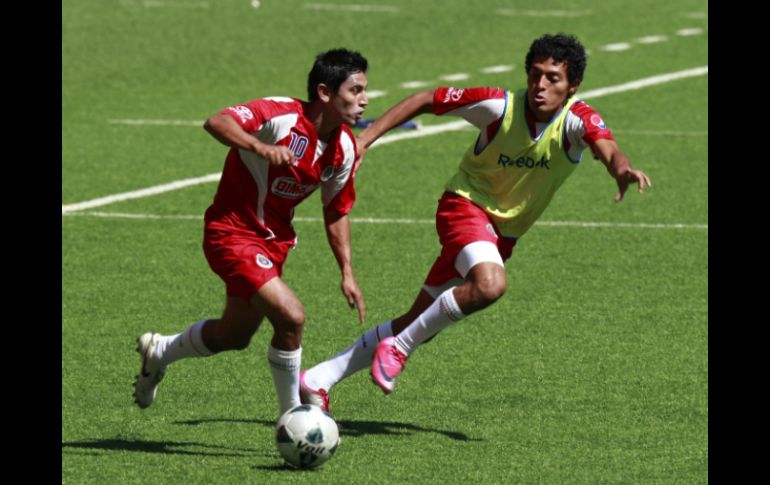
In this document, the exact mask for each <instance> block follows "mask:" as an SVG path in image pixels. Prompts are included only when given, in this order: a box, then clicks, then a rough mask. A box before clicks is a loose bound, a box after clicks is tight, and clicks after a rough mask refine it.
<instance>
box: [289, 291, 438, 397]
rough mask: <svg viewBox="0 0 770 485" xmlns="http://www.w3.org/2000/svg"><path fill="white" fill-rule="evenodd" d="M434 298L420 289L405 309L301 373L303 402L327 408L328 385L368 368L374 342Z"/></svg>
mask: <svg viewBox="0 0 770 485" xmlns="http://www.w3.org/2000/svg"><path fill="white" fill-rule="evenodd" d="M433 299H434V298H433V297H432V296H431V295H430V294H429V293H428V292H427V291H425V290H424V289H423V290H420V293H419V294H418V295H417V298H416V299H415V301H414V303H413V304H412V307H411V308H410V309H409V311H408V312H406V313H405V314H403V315H401V316H399V317H398V318H394V319H393V320H387V321H385V322H383V323H381V324H379V325H377V326H375V327H372V328H370V329H369V330H367V331H366V332H365V333H364V334H363V335H362V336H361V338H359V339H357V340H356V341H355V342H353V343H352V344H351V345H350V346H349V347H348V348H347V349H345V350H343V351H342V352H339V353H338V354H336V355H334V356H333V357H331V358H330V359H328V360H326V361H324V362H321V363H320V364H318V365H316V366H315V367H313V368H311V369H308V370H306V371H304V372H302V374H301V378H300V397H301V399H302V402H303V403H307V404H315V405H317V406H320V407H321V408H323V409H325V410H326V411H328V410H329V391H330V390H331V388H332V387H333V386H334V385H336V384H337V383H338V382H340V381H342V380H344V379H346V378H348V377H349V376H351V375H353V374H355V373H356V372H358V371H360V370H361V369H364V368H367V367H369V366H370V365H371V363H372V355H373V354H374V349H375V348H376V347H377V344H378V343H380V341H382V340H383V339H385V338H387V337H390V336H392V335H393V331H392V327H395V326H396V325H402V327H400V328H403V326H405V325H406V324H407V323H408V322H411V321H413V320H414V319H415V318H416V317H417V316H418V315H419V314H420V313H422V312H423V311H424V310H425V309H426V308H427V307H428V306H429V305H430V304H431V303H433Z"/></svg>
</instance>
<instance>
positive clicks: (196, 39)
mask: <svg viewBox="0 0 770 485" xmlns="http://www.w3.org/2000/svg"><path fill="white" fill-rule="evenodd" d="M382 1H383V2H385V0H382ZM354 3H355V5H358V6H368V7H370V8H371V9H372V10H371V11H361V8H360V7H359V10H344V9H343V8H344V5H347V4H345V3H343V1H342V0H337V1H336V2H334V3H331V2H326V1H324V2H321V1H320V0H319V1H318V2H295V1H278V0H272V1H271V0H264V1H262V2H261V5H260V7H259V8H254V7H253V6H252V2H250V1H249V0H238V1H236V0H219V1H217V0H163V1H143V0H117V1H111V2H100V1H96V0H75V1H71V2H65V3H64V4H62V15H63V18H62V33H63V37H62V204H63V205H68V204H75V203H79V202H83V201H88V200H91V199H96V198H100V197H105V196H109V195H114V194H119V193H123V192H128V191H134V190H138V189H143V188H146V187H151V186H155V185H160V184H165V183H169V182H173V181H177V180H182V179H188V178H192V177H201V176H204V175H207V174H211V173H216V172H218V171H219V170H221V168H222V164H223V160H224V157H225V154H226V148H224V147H223V146H221V145H220V144H219V143H218V142H216V141H215V140H214V139H212V138H211V137H210V136H209V135H208V134H206V133H205V132H204V130H203V129H201V127H200V125H198V126H193V125H190V124H178V125H150V124H143V125H128V124H121V123H120V122H119V121H116V120H179V121H185V122H196V121H200V122H201V123H202V121H203V120H204V119H206V118H207V117H208V116H210V115H211V114H213V113H215V112H217V111H218V110H220V109H221V108H223V107H225V106H229V105H231V104H234V103H237V102H242V101H247V100H250V99H254V98H257V97H261V96H272V95H290V96H296V97H301V98H305V97H306V94H305V81H306V75H307V71H308V69H309V68H310V66H311V64H312V60H313V57H314V56H315V54H317V53H318V52H321V51H323V50H326V49H328V48H332V47H338V46H348V47H351V48H354V49H357V50H360V51H361V52H362V53H363V54H364V55H365V56H366V57H367V58H368V59H369V61H370V66H371V67H370V71H369V81H370V90H380V91H385V92H386V94H384V95H383V96H381V97H376V98H372V99H371V101H370V105H369V108H368V110H367V117H370V118H374V117H377V116H379V115H381V114H382V113H383V112H384V111H385V110H386V109H387V108H388V107H389V106H390V105H392V104H393V103H395V102H396V101H398V100H399V99H401V98H402V97H404V96H406V95H408V94H410V93H412V92H416V91H417V90H418V89H404V88H401V87H399V86H400V84H401V83H404V82H407V81H425V82H427V83H428V84H427V87H433V86H437V85H439V84H443V85H455V86H475V85H482V86H483V85H490V86H502V87H510V88H518V87H522V86H523V83H524V70H523V64H524V56H525V54H526V50H527V48H528V46H529V44H530V42H531V41H532V40H533V39H534V38H535V37H537V36H539V35H540V34H542V33H545V32H551V33H553V32H558V31H567V32H570V33H574V34H576V35H577V36H578V37H579V38H580V39H581V41H582V42H583V43H584V45H585V46H586V48H587V49H589V51H590V55H589V62H588V68H587V70H586V76H585V79H584V82H583V85H582V86H581V91H584V92H587V91H589V90H594V89H598V88H603V87H610V86H617V85H621V84H624V83H628V82H631V81H636V80H639V79H643V78H648V77H650V76H654V75H659V74H667V73H674V72H679V71H683V70H687V69H692V68H697V67H701V66H707V65H708V37H707V36H708V11H707V7H706V4H705V3H704V2H700V1H690V0H673V1H671V0H667V1H664V0H645V1H644V2H642V1H621V0H608V1H605V2H602V3H601V4H597V3H596V2H592V1H589V0H576V1H573V2H569V3H568V2H564V1H557V0H544V1H542V2H539V3H538V4H537V5H529V4H524V3H522V2H510V1H500V2H476V3H472V5H473V7H470V5H471V3H470V2H463V1H460V0H443V1H434V0H431V1H424V2H407V1H405V0H388V1H387V2H385V3H380V2H377V1H371V0H356V1H355V2H354ZM334 6H336V10H328V9H325V8H331V7H334ZM386 7H387V8H386ZM557 14H559V15H560V16H557ZM683 29H685V30H683ZM697 29H700V30H697ZM651 36H659V37H655V38H653V37H651ZM620 43H628V44H629V46H628V48H622V47H610V49H619V50H606V49H605V46H607V45H613V44H620ZM494 65H512V66H514V67H513V70H512V71H507V72H500V73H483V72H481V70H482V69H483V68H485V67H488V66H494ZM456 73H467V74H468V75H469V78H468V79H466V80H462V81H444V80H441V77H442V76H445V75H449V74H456ZM707 95H708V76H707V75H701V76H695V77H689V78H685V79H679V80H675V81H671V82H666V83H661V84H656V85H652V86H648V87H645V88H643V89H638V90H632V91H623V92H618V93H614V94H608V95H606V96H602V97H598V98H596V99H595V100H594V99H590V100H588V101H589V103H590V104H592V105H593V106H595V107H596V108H597V109H598V110H599V111H600V112H601V113H602V115H603V117H604V120H605V121H606V123H607V124H608V126H609V127H610V128H612V129H613V131H615V133H616V139H617V140H618V143H619V144H620V146H621V148H622V149H623V151H624V152H625V153H626V154H627V155H628V156H629V157H630V158H631V160H632V161H633V162H634V164H635V166H636V167H637V168H640V169H642V170H645V171H646V172H647V173H648V174H649V175H650V176H651V178H652V180H653V184H654V187H653V189H652V190H650V191H648V192H646V193H645V194H642V195H639V194H637V193H635V192H629V193H628V195H627V197H626V199H625V200H624V201H623V202H622V203H620V204H615V203H613V202H612V197H613V196H614V194H615V185H614V182H613V180H612V179H611V178H610V177H608V176H607V175H606V172H605V170H604V168H603V167H602V165H601V163H599V162H598V161H595V160H592V159H591V157H590V156H589V155H588V154H586V156H584V159H583V162H582V163H581V165H582V166H581V167H579V168H578V170H576V172H575V174H574V175H573V176H572V177H571V178H570V179H569V180H568V181H567V182H566V183H565V185H564V186H563V187H562V189H561V190H560V192H559V193H558V194H557V195H556V197H555V198H554V201H553V203H552V204H551V206H550V207H549V208H548V210H547V211H546V212H545V214H544V215H543V217H542V223H539V224H537V225H535V227H533V229H532V230H531V231H530V232H529V233H528V234H527V235H526V236H525V237H524V238H522V239H521V241H520V242H519V245H518V246H517V248H516V250H515V251H514V255H513V257H512V258H511V260H510V261H509V262H508V264H507V269H506V272H507V275H508V280H509V284H508V292H507V294H506V295H505V296H504V297H503V299H501V300H500V301H499V302H498V303H496V304H495V305H493V306H492V307H490V308H489V309H487V310H485V311H483V312H481V313H479V314H476V315H473V316H471V317H470V318H468V319H466V320H464V321H462V322H461V323H459V324H457V325H455V326H452V327H450V328H448V329H447V330H446V331H444V332H442V334H441V335H440V336H439V337H438V338H436V339H435V340H433V341H432V342H430V343H428V344H426V345H425V346H423V347H421V348H420V350H419V351H418V352H416V353H415V354H414V355H413V356H412V358H411V359H410V361H409V365H408V367H407V370H406V371H405V373H404V374H403V375H402V377H401V378H400V379H399V383H398V387H397V389H396V392H394V393H393V394H392V395H390V396H387V397H385V396H383V395H382V393H381V392H380V391H379V389H377V388H376V387H375V386H374V385H372V384H371V382H370V379H369V376H368V373H367V372H361V373H359V374H357V375H355V376H353V377H352V378H350V379H348V380H347V381H344V382H343V383H341V384H340V385H339V386H337V387H336V388H334V390H333V391H332V410H333V411H334V415H335V417H336V419H337V420H338V422H339V423H340V425H341V426H342V431H341V436H342V444H341V446H340V448H339V450H338V452H337V454H336V455H335V457H334V458H333V459H332V460H331V461H329V462H328V463H326V464H325V465H324V466H323V467H321V468H320V469H318V470H316V471H310V472H303V471H294V470H291V469H288V468H286V467H285V466H284V465H283V464H282V461H281V459H280V457H279V455H278V453H277V451H276V450H275V446H274V441H273V440H274V428H273V425H274V422H275V419H276V417H277V416H276V413H277V404H276V398H275V392H274V388H273V383H272V380H271V377H270V371H269V368H268V365H267V362H266V353H267V345H268V341H269V339H270V337H271V334H272V330H271V328H270V326H269V324H267V323H265V324H264V326H263V328H262V329H261V330H260V332H259V333H257V335H256V336H255V337H254V339H253V341H252V344H251V346H250V347H249V349H248V350H246V351H243V352H239V353H225V354H222V355H218V356H215V357H213V358H210V359H196V360H186V361H182V362H178V363H175V364H174V365H173V366H172V367H171V368H170V370H169V373H168V376H167V378H166V380H164V382H163V384H162V385H161V387H160V391H159V396H158V400H157V402H156V403H155V404H154V405H153V406H152V407H151V408H149V409H147V410H145V411H140V410H139V409H138V408H137V407H136V406H134V405H133V404H132V397H131V393H132V387H131V383H132V381H133V377H134V375H135V374H136V372H137V370H138V365H139V359H138V356H137V354H136V352H135V351H134V346H135V342H134V340H135V338H136V337H137V336H138V335H139V334H141V333H143V332H145V331H148V330H154V331H158V332H161V333H164V334H171V333H177V332H179V331H181V330H183V329H184V328H185V327H187V326H188V325H189V324H191V323H192V322H194V321H196V320H199V319H201V318H206V317H210V318H215V317H218V316H219V313H220V312H221V310H222V305H223V302H224V285H223V284H222V283H221V281H220V280H219V278H218V277H217V276H216V275H215V274H214V273H213V272H212V271H211V270H210V269H209V267H208V265H207V263H206V260H205V258H204V256H203V252H202V250H201V241H202V214H203V211H204V210H205V209H206V207H208V205H209V204H210V202H211V199H212V197H213V194H214V191H215V189H216V184H215V183H205V184H200V185H195V186H192V187H188V188H185V189H181V190H176V191H170V192H166V193H163V194H159V195H155V196H149V197H141V198H136V199H132V200H127V201H122V202H116V203H112V204H107V205H103V206H99V207H94V208H91V209H84V210H80V211H73V212H68V213H67V214H64V213H63V214H62V383H61V384H62V482H63V483H68V484H76V483H78V484H79V483H150V482H154V483H170V484H189V483H201V484H209V483H222V484H232V483H314V484H315V483H388V482H393V483H398V482H409V483H462V482H466V483H543V484H563V483H588V484H595V483H645V484H646V483H656V484H657V483H661V484H663V483H676V484H680V483H707V482H708V316H707V312H708V304H707V296H708V262H707V256H708V215H707V212H708V203H707V193H708V154H707V147H708V101H707ZM453 120H454V119H441V118H436V117H428V116H425V117H422V119H421V121H423V122H424V123H425V124H426V125H427V124H441V123H446V122H448V121H453ZM474 137H475V134H474V132H473V131H470V130H464V131H454V132H447V133H443V134H438V135H433V136H427V137H422V138H415V139H410V140H403V141H399V142H395V143H391V144H387V145H383V146H380V147H375V148H373V149H371V150H370V151H369V153H368V154H367V158H366V161H365V162H364V164H363V166H362V168H361V170H360V171H359V173H358V176H357V179H356V183H357V193H358V201H357V204H356V207H355V209H354V210H353V213H352V214H351V216H352V217H353V220H354V223H353V226H352V232H353V239H354V260H355V265H356V271H357V277H358V280H359V283H360V284H361V287H362V289H363V291H364V293H365V296H366V302H367V308H368V318H367V320H368V321H367V325H366V326H360V325H358V323H357V317H356V313H355V312H354V311H351V310H350V309H348V307H347V304H346V303H345V301H344V299H343V297H342V295H341V293H340V291H339V272H338V270H337V266H336V263H335V262H334V258H333V256H332V254H331V251H330V250H329V249H328V244H327V242H326V238H325V235H324V230H323V225H322V223H320V222H318V218H319V217H320V216H321V209H320V201H319V197H318V196H317V195H314V196H313V197H311V198H310V199H309V200H308V201H306V202H305V203H304V204H303V205H302V206H300V207H299V208H298V210H297V216H298V217H299V218H300V219H299V221H298V222H297V223H296V225H295V226H296V229H297V232H298V234H299V239H300V243H299V246H298V248H297V249H296V250H295V251H293V252H292V253H291V255H290V257H289V259H288V262H287V264H286V266H285V268H284V270H285V272H284V279H285V281H286V282H287V284H288V285H289V286H290V287H292V288H293V289H294V290H295V292H296V294H297V295H298V296H299V298H300V299H301V300H302V301H303V303H304V305H305V309H306V313H307V322H306V329H305V336H304V342H303V347H304V353H303V367H309V366H312V365H314V364H316V363H318V362H320V361H322V360H324V359H325V358H327V357H329V356H330V355H332V354H333V353H336V352H337V351H338V350H341V349H342V348H344V347H346V346H347V345H349V344H350V343H351V342H352V341H353V340H354V339H356V338H357V337H359V336H360V334H361V333H362V332H363V331H364V330H365V329H366V328H368V327H370V326H372V325H375V324H377V323H379V322H381V321H383V320H386V319H389V318H391V317H393V316H396V315H398V314H400V313H401V312H403V311H405V310H406V309H407V307H408V305H409V304H411V302H412V299H413V297H414V296H415V295H416V293H417V291H418V290H419V288H420V285H421V283H422V281H423V279H424V277H425V275H426V273H427V271H428V269H429V267H430V264H431V263H432V261H433V260H434V258H435V256H436V254H437V251H438V249H439V245H438V238H437V236H436V234H435V229H434V227H433V225H432V218H433V215H434V211H435V207H436V201H437V199H438V198H439V196H440V194H441V192H442V187H443V184H444V182H445V181H446V179H447V178H448V177H449V176H450V175H451V174H452V173H453V171H454V170H455V168H456V166H457V163H458V162H459V157H460V155H461V154H462V153H463V151H464V150H465V149H466V147H467V146H468V145H469V144H470V143H472V142H473V140H474ZM125 214H132V215H135V216H136V217H132V218H129V217H126V216H125ZM356 218H358V219H361V218H375V219H409V220H412V221H413V222H414V223H395V222H392V223H379V224H374V223H366V222H363V221H360V220H359V221H358V222H356V221H355V219H356ZM557 222H561V223H564V224H557ZM580 223H596V224H582V225H581V224H580Z"/></svg>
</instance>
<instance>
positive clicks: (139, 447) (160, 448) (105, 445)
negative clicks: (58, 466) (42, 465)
mask: <svg viewBox="0 0 770 485" xmlns="http://www.w3.org/2000/svg"><path fill="white" fill-rule="evenodd" d="M61 446H62V451H68V449H69V451H74V450H76V449H82V450H104V451H138V452H142V453H163V454H167V455H193V456H244V457H252V456H254V455H253V453H254V452H256V451H257V450H247V449H234V448H228V447H226V446H217V445H207V444H203V443H195V442H189V441H187V442H178V441H147V440H131V439H122V438H112V439H106V440H91V441H73V442H64V443H62V444H61ZM184 448H187V449H184ZM189 448H201V450H199V451H191V450H189ZM214 450H223V451H214ZM91 454H93V453H91Z"/></svg>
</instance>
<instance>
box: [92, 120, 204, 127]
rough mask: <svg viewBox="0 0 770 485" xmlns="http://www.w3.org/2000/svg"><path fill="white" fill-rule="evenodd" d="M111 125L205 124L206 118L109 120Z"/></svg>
mask: <svg viewBox="0 0 770 485" xmlns="http://www.w3.org/2000/svg"><path fill="white" fill-rule="evenodd" d="M107 123H109V124H111V125H139V126H141V125H156V126H201V127H202V126H203V123H205V120H107Z"/></svg>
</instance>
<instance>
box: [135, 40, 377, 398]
mask: <svg viewBox="0 0 770 485" xmlns="http://www.w3.org/2000/svg"><path fill="white" fill-rule="evenodd" d="M367 65H368V63H367V60H366V59H365V58H364V57H363V56H361V55H360V54H359V53H358V52H352V51H349V50H346V49H335V50H330V51H328V52H324V53H322V54H319V55H318V56H317V57H316V60H315V63H314V65H313V68H312V69H311V71H310V73H309V75H308V83H307V90H308V97H309V100H308V101H307V102H305V101H300V100H298V99H294V98H289V97H268V98H261V99H256V100H253V101H250V102H248V103H244V104H238V105H235V106H231V107H229V108H226V109H224V110H222V111H220V112H219V113H217V114H215V115H213V116H212V117H211V118H209V119H208V120H207V121H206V123H205V125H204V128H205V129H206V130H207V131H208V132H209V133H210V134H211V135H212V136H213V137H214V138H216V139H217V140H219V141H220V142H221V143H223V144H224V145H226V146H229V147H230V151H229V153H228V155H227V159H226V160H225V165H224V170H223V171H222V178H221V180H220V182H219V187H218V189H217V193H216V196H215V197H214V202H213V203H212V204H211V206H210V207H209V208H208V210H207V211H206V214H205V229H204V238H203V250H204V253H205V255H206V259H207V260H208V262H209V265H210V266H211V269H212V270H213V271H214V272H215V273H217V274H218V275H219V276H220V277H221V278H222V280H224V282H225V286H226V294H227V295H226V296H227V301H226V305H225V309H224V312H223V313H222V316H221V317H220V318H218V319H204V320H200V321H198V322H196V323H194V324H192V325H191V326H190V327H189V328H187V329H186V330H184V331H183V332H182V333H179V334H177V335H171V336H163V335H160V334H159V333H153V332H148V333H145V334H143V335H141V336H140V337H139V338H138V339H137V343H138V346H137V351H138V352H139V353H140V355H141V368H140V371H139V375H138V376H137V377H136V381H135V382H134V399H135V402H136V404H138V405H139V407H140V408H146V407H148V406H150V405H151V404H152V403H153V402H154V400H155V397H156V395H157V388H158V383H159V382H160V381H161V379H162V378H163V376H164V375H165V373H166V369H167V367H168V365H169V364H171V363H172V362H174V361H176V360H179V359H183V358H190V357H207V356H210V355H213V354H216V353H219V352H223V351H226V350H242V349H245V348H246V347H247V346H248V345H249V342H250V341H251V337H252V335H254V333H255V332H256V331H257V329H258V328H259V325H260V323H262V320H263V319H264V318H265V317H267V319H268V320H269V321H270V323H271V324H272V326H273V338H272V340H271V342H270V346H269V348H268V352H267V360H268V362H269V364H270V368H271V371H272V375H273V381H274V384H275V389H276V392H277V394H278V403H279V411H280V413H283V412H285V411H286V410H288V409H290V408H292V407H294V406H297V405H299V404H300V401H299V392H298V383H299V369H300V361H301V353H302V347H301V342H302V330H303V324H304V320H305V312H304V308H303V306H302V303H300V301H299V300H298V299H297V297H296V296H295V295H294V293H293V292H292V290H291V289H290V288H289V287H288V286H286V284H285V283H284V282H283V281H282V280H281V273H282V267H283V264H284V261H285V260H286V256H287V253H288V251H289V249H291V248H292V247H293V246H294V245H295V244H296V240H297V238H296V234H295V233H294V229H293V228H292V224H291V222H292V217H293V216H294V207H295V206H296V205H297V204H299V203H300V202H302V201H303V200H304V199H305V198H307V197H308V196H309V195H310V194H311V193H312V192H313V191H315V190H316V189H318V188H319V187H320V189H321V201H322V203H323V214H324V222H325V226H326V234H327V238H328V241H329V244H330V246H331V249H332V252H333V253H334V256H335V257H336V259H337V263H338V264H339V267H340V270H341V272H342V285H341V288H342V292H343V294H344V296H345V298H346V299H347V302H348V304H349V305H350V306H351V308H352V307H353V306H355V307H356V308H357V309H358V314H359V319H360V320H361V321H362V322H363V321H364V317H365V312H366V309H365V304H364V298H363V296H362V294H361V290H360V288H359V286H358V283H357V282H356V279H355V276H354V274H353V267H352V265H351V248H350V222H349V219H348V212H350V210H351V208H352V207H353V203H354V201H355V190H354V187H353V179H354V175H355V172H356V169H357V164H356V158H357V157H356V152H357V150H356V141H355V137H354V136H353V134H352V132H351V131H350V128H349V126H348V125H355V123H356V122H357V121H358V120H360V119H361V117H362V115H363V113H364V109H365V108H366V105H367V103H368V100H367V97H366V88H367V85H368V80H367V77H366V70H367Z"/></svg>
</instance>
